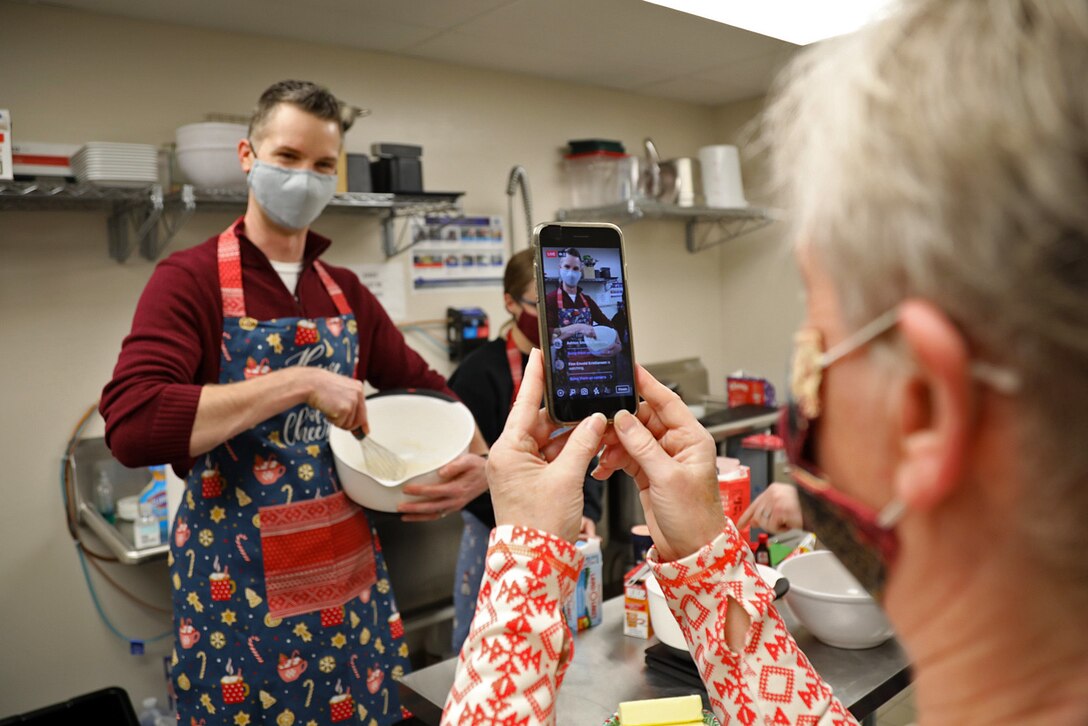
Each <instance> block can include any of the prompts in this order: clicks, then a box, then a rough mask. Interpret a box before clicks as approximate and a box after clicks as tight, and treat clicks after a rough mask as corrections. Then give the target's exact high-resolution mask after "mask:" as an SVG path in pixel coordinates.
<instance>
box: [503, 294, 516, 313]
mask: <svg viewBox="0 0 1088 726" xmlns="http://www.w3.org/2000/svg"><path fill="white" fill-rule="evenodd" d="M502 302H503V304H504V305H505V306H506V312H508V313H510V314H511V315H513V316H514V317H515V318H516V317H517V316H518V301H517V300H515V299H514V296H513V295H511V294H510V293H508V292H504V293H503V294H502Z"/></svg>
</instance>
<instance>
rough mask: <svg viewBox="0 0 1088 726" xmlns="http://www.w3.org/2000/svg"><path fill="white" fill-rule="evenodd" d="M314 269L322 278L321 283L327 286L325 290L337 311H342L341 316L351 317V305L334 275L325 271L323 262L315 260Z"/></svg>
mask: <svg viewBox="0 0 1088 726" xmlns="http://www.w3.org/2000/svg"><path fill="white" fill-rule="evenodd" d="M314 268H315V269H316V270H317V274H318V276H320V277H321V282H322V283H324V285H325V290H327V291H328V293H329V297H331V298H332V301H333V302H334V303H335V304H336V309H337V310H339V311H340V314H341V315H351V314H352V310H351V305H349V304H348V299H347V297H346V296H345V295H344V291H343V290H341V289H340V286H339V285H338V284H336V280H334V279H332V275H330V274H329V271H328V270H326V269H325V266H324V265H323V264H321V260H314Z"/></svg>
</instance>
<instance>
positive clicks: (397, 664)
mask: <svg viewBox="0 0 1088 726" xmlns="http://www.w3.org/2000/svg"><path fill="white" fill-rule="evenodd" d="M352 120H353V117H349V116H348V115H345V110H344V107H343V105H342V104H341V103H340V102H339V101H338V100H337V99H336V98H335V97H334V96H332V94H330V93H329V92H328V91H326V90H325V89H323V88H321V87H319V86H316V85H314V84H312V83H307V82H300V81H283V82H280V83H277V84H275V85H273V86H272V87H271V88H269V89H268V90H267V91H266V92H265V93H264V94H263V95H262V97H261V99H260V102H259V104H258V107H257V109H256V112H255V113H254V117H253V120H252V121H251V124H250V129H249V134H248V138H247V139H244V140H241V141H240V142H239V147H238V148H239V158H240V161H241V165H242V168H243V170H244V171H245V172H246V173H247V175H248V176H247V178H248V183H249V190H250V194H249V204H248V206H247V209H246V213H245V215H244V216H243V217H241V218H239V219H238V220H236V221H235V222H234V223H232V224H231V225H230V226H229V227H228V228H227V229H226V230H224V231H223V232H222V233H221V234H219V235H218V236H217V237H213V238H212V239H210V240H208V241H207V242H205V243H203V244H202V245H198V246H196V247H194V248H192V249H189V250H185V251H182V252H179V253H176V254H174V255H172V256H171V257H170V258H168V259H167V260H165V261H164V262H163V263H162V264H160V265H159V266H158V267H157V268H156V271H155V273H154V275H153V276H152V278H151V280H150V281H149V283H148V286H147V288H146V289H145V291H144V294H143V296H142V298H141V300H140V304H139V307H138V309H137V311H136V315H135V318H134V321H133V329H132V333H131V334H130V335H129V336H128V338H126V340H125V342H124V345H123V347H122V351H121V355H120V358H119V360H118V364H117V368H116V370H115V372H114V379H113V380H112V381H111V382H110V383H109V384H108V385H107V387H106V389H105V391H104V392H103V397H102V403H101V410H102V414H103V417H104V418H105V420H106V436H107V441H108V443H109V445H110V447H111V450H112V451H113V453H114V455H115V456H116V457H117V458H118V459H119V460H121V461H122V462H123V463H125V464H126V465H129V466H140V465H145V464H148V463H157V462H163V461H169V462H172V463H173V464H174V466H175V468H176V469H178V470H179V471H186V470H187V471H188V472H189V474H188V482H187V487H186V492H185V495H184V498H183V501H182V502H181V505H180V507H179V510H178V513H177V516H176V518H175V523H174V529H173V531H172V532H171V536H170V547H171V549H170V579H171V583H172V589H173V596H174V627H175V631H176V634H177V640H176V644H175V647H174V652H173V656H172V659H171V661H172V674H173V679H174V684H175V689H176V692H177V697H178V711H179V716H180V720H181V722H182V723H184V724H187V725H188V724H203V723H206V724H213V723H215V724H218V723H225V724H253V723H275V724H294V723H298V724H308V723H336V722H341V721H344V722H348V723H363V724H368V725H369V724H382V725H384V724H390V723H395V722H397V721H399V720H400V719H401V709H400V703H399V699H398V696H397V689H396V684H395V680H396V679H397V678H399V677H400V676H401V675H403V674H404V673H405V672H406V671H407V669H408V668H409V661H408V648H407V645H406V644H405V642H404V640H403V635H404V626H403V623H402V622H401V619H400V615H399V613H398V612H397V608H396V602H395V600H394V597H393V593H392V590H391V587H390V582H389V577H388V573H387V571H386V568H385V562H384V558H383V556H382V552H381V544H380V542H379V541H378V538H377V534H376V533H375V531H374V530H373V528H372V527H371V526H370V524H369V522H368V521H367V518H366V515H365V512H364V511H363V510H362V509H361V508H359V507H358V506H357V505H355V504H354V503H352V502H350V501H348V500H347V498H346V497H345V496H344V494H343V492H342V491H341V490H340V487H339V484H338V482H337V478H336V474H335V470H334V466H333V460H332V455H331V453H330V450H329V445H328V436H327V434H328V427H329V425H336V426H341V427H343V428H346V429H354V428H357V427H364V428H366V426H367V421H366V409H365V403H364V399H363V385H362V381H363V380H368V381H370V382H371V383H372V384H373V385H375V386H376V387H378V388H400V387H421V388H432V389H438V390H443V391H448V389H447V388H446V385H445V381H444V380H443V379H442V377H441V376H440V375H438V374H437V373H435V372H434V371H433V370H431V369H430V368H428V367H427V365H426V364H425V363H424V362H423V361H422V359H420V357H419V356H418V355H417V354H415V353H414V352H413V351H412V350H411V349H410V348H408V347H407V345H406V344H405V343H404V339H403V337H402V336H401V335H400V333H399V332H398V331H397V330H396V327H395V326H394V325H393V323H392V321H391V320H390V319H389V317H388V315H386V313H385V311H384V310H382V308H381V305H380V304H379V303H378V302H377V300H376V299H375V298H374V296H373V295H372V294H371V293H370V292H369V291H368V290H366V288H365V287H363V286H362V285H361V284H360V283H359V281H358V279H357V278H356V277H355V276H354V275H353V274H352V273H351V272H350V271H348V270H346V269H342V268H336V267H330V266H326V265H324V264H322V262H321V261H320V260H319V259H318V257H319V255H320V254H321V253H322V252H323V251H324V250H325V249H326V248H327V247H328V245H329V241H328V240H327V239H324V238H322V237H320V236H319V235H316V234H314V233H312V232H309V225H310V224H311V223H312V222H313V220H314V219H315V218H316V217H317V216H318V215H319V214H320V213H321V210H322V209H323V208H324V206H325V205H326V204H327V203H328V201H329V200H330V199H331V197H332V194H333V192H334V190H335V187H336V163H337V159H338V156H339V152H340V148H341V142H342V138H343V132H344V131H346V130H347V128H348V127H350V125H351V121H352ZM473 450H474V451H477V453H482V451H483V450H485V445H483V443H482V440H479V438H478V439H477V441H476V442H474V445H473ZM440 473H442V474H443V475H444V476H445V479H446V481H444V482H442V483H440V484H438V485H435V487H434V489H433V490H432V491H428V492H424V493H423V494H424V496H426V497H427V499H426V500H425V501H424V502H421V503H418V504H416V505H415V508H414V510H413V511H412V518H413V519H428V518H430V519H433V518H437V517H439V516H444V515H445V514H446V513H448V512H450V511H454V510H459V509H460V508H461V507H462V506H463V505H464V504H465V503H466V502H467V501H469V500H471V499H472V498H473V497H475V496H476V495H478V494H479V493H480V492H482V491H483V490H485V489H486V486H487V485H486V480H485V479H484V476H483V459H482V458H481V457H479V456H475V455H466V456H464V457H461V458H460V459H458V460H456V461H454V462H453V463H451V464H450V465H448V467H446V469H445V470H444V471H443V472H440Z"/></svg>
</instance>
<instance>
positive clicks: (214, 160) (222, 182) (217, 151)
mask: <svg viewBox="0 0 1088 726" xmlns="http://www.w3.org/2000/svg"><path fill="white" fill-rule="evenodd" d="M175 153H176V154H177V158H178V169H180V170H181V173H182V174H183V175H185V179H186V180H187V181H188V182H189V183H190V184H192V185H193V186H194V187H197V188H198V189H228V190H231V191H241V190H244V189H245V188H246V175H245V173H244V172H243V171H242V165H241V164H240V163H239V162H238V150H237V149H236V148H235V147H233V146H231V147H227V146H190V147H185V148H182V147H178V148H177V150H176V152H175Z"/></svg>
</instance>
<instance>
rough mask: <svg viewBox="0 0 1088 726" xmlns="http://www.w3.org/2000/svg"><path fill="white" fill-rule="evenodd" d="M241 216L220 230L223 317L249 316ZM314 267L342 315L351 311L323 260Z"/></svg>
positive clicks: (316, 261)
mask: <svg viewBox="0 0 1088 726" xmlns="http://www.w3.org/2000/svg"><path fill="white" fill-rule="evenodd" d="M242 219H243V218H242V217H239V218H238V219H236V220H235V221H234V223H233V224H232V225H231V226H230V227H227V229H225V230H223V232H221V233H220V234H219V249H218V260H219V290H220V293H221V295H222V296H223V317H224V318H244V317H245V316H246V300H245V294H244V293H243V292H242V251H241V245H240V244H239V243H238V233H237V232H235V229H236V228H237V226H238V225H239V224H240V223H241V222H242ZM314 268H315V269H316V270H317V274H318V276H319V277H320V278H321V283H322V284H323V285H324V286H325V290H326V291H327V292H328V293H329V297H331V298H332V301H333V304H335V305H336V309H337V310H338V311H339V312H340V314H341V315H351V314H352V310H351V305H349V304H348V299H347V297H346V296H345V295H344V291H343V290H342V289H340V285H338V284H337V283H336V280H334V279H332V275H330V274H329V271H328V270H326V269H325V266H324V265H322V264H321V261H320V260H314Z"/></svg>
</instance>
